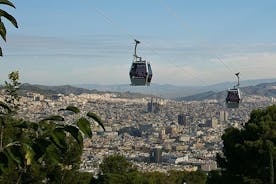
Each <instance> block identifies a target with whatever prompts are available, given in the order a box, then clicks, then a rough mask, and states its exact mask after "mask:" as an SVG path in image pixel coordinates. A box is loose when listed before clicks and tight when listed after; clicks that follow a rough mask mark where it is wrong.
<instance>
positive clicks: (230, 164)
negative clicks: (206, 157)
mask: <svg viewBox="0 0 276 184" xmlns="http://www.w3.org/2000/svg"><path fill="white" fill-rule="evenodd" d="M222 140H223V145H224V147H223V155H217V162H218V165H219V167H220V168H221V177H222V178H223V181H225V183H227V182H228V183H270V184H272V183H275V178H274V175H275V171H274V168H275V159H276V147H275V145H276V105H273V106H270V107H267V108H265V109H259V110H254V111H252V112H251V115H250V119H249V121H248V122H247V123H246V124H245V126H244V127H243V128H242V129H241V130H239V129H236V128H233V127H231V128H228V129H226V130H225V133H224V134H223V136H222ZM213 175H214V173H213ZM215 176H216V177H217V178H218V177H219V174H216V175H215ZM209 179H212V178H209Z"/></svg>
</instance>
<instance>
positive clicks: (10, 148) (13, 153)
mask: <svg viewBox="0 0 276 184" xmlns="http://www.w3.org/2000/svg"><path fill="white" fill-rule="evenodd" d="M4 150H5V151H6V153H7V155H8V157H9V158H10V159H11V160H12V161H14V162H15V163H17V164H18V166H19V167H24V157H22V155H21V146H20V145H19V143H18V142H14V143H11V144H9V145H7V146H6V147H5V149H4Z"/></svg>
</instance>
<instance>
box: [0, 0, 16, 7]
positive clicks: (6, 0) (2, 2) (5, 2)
mask: <svg viewBox="0 0 276 184" xmlns="http://www.w3.org/2000/svg"><path fill="white" fill-rule="evenodd" d="M0 4H5V5H8V6H11V7H13V8H15V6H14V4H13V3H12V2H10V1H8V0H0Z"/></svg>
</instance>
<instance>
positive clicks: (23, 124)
mask: <svg viewBox="0 0 276 184" xmlns="http://www.w3.org/2000/svg"><path fill="white" fill-rule="evenodd" d="M14 127H17V128H24V129H29V128H31V129H33V130H35V131H37V130H38V124H37V123H34V122H30V121H22V122H21V123H20V124H18V125H14Z"/></svg>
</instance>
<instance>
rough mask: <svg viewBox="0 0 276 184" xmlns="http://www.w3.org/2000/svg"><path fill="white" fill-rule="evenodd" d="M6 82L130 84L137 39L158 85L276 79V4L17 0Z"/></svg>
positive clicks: (252, 0) (4, 62)
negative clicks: (16, 76) (12, 75)
mask: <svg viewBox="0 0 276 184" xmlns="http://www.w3.org/2000/svg"><path fill="white" fill-rule="evenodd" d="M13 2H14V4H15V6H16V10H13V9H11V8H6V7H5V9H6V10H7V11H8V12H10V13H11V14H12V15H14V17H16V19H17V21H18V24H19V29H15V28H13V27H12V26H11V25H10V23H8V22H6V25H7V29H8V35H7V43H3V42H1V46H2V48H3V52H4V55H5V56H4V57H3V58H0V80H1V81H3V80H5V79H6V78H7V77H6V76H7V74H8V73H9V72H10V71H12V70H19V71H20V73H21V81H22V82H30V83H37V84H52V85H53V84H84V83H85V84H94V83H96V84H128V83H130V82H129V76H128V72H129V68H130V65H131V61H132V54H133V47H134V44H133V43H134V41H133V40H132V38H136V39H138V40H140V41H141V42H142V44H141V45H139V47H138V54H140V55H141V56H142V57H143V58H144V59H146V60H147V61H149V62H151V64H152V69H153V80H152V82H153V83H159V84H164V83H168V84H176V85H208V84H213V83H218V82H223V81H233V80H234V79H235V78H234V77H233V75H232V73H234V72H238V71H240V72H241V79H243V80H247V79H258V78H276V77H275V74H276V72H275V71H276V64H275V62H276V36H275V33H276V24H275V20H276V11H275V9H276V1H275V0H262V1H260V0H231V1H227V0H209V1H206V0H201V1H200V0H193V1H192V0H189V1H188V0H171V1H169V0H135V1H134V0H113V1H112V0H81V1H80V0H47V1H45V0H26V1H22V0H13Z"/></svg>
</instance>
